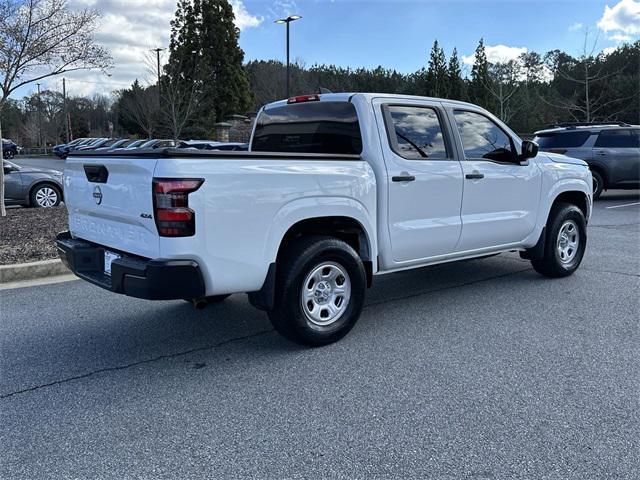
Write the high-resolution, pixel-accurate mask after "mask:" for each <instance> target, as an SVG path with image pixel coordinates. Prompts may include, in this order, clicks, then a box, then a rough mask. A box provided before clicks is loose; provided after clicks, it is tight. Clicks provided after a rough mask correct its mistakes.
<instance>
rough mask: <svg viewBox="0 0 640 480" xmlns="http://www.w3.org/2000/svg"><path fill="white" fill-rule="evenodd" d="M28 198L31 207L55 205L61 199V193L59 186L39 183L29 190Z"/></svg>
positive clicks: (58, 203)
mask: <svg viewBox="0 0 640 480" xmlns="http://www.w3.org/2000/svg"><path fill="white" fill-rule="evenodd" d="M30 200H31V206H32V207H37V208H49V207H57V206H58V205H60V201H61V200H62V193H61V192H60V188H58V187H57V186H56V185H53V184H52V183H41V184H39V185H36V186H35V187H34V188H33V189H32V190H31V195H30Z"/></svg>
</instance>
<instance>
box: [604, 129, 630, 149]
mask: <svg viewBox="0 0 640 480" xmlns="http://www.w3.org/2000/svg"><path fill="white" fill-rule="evenodd" d="M595 146H596V147H599V148H638V147H640V137H638V136H637V135H635V134H634V132H633V131H632V130H602V131H601V132H600V135H598V139H597V140H596V144H595Z"/></svg>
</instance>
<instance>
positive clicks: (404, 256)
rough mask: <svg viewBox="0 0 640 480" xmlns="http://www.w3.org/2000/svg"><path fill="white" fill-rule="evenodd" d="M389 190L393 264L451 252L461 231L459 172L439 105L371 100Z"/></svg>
mask: <svg viewBox="0 0 640 480" xmlns="http://www.w3.org/2000/svg"><path fill="white" fill-rule="evenodd" d="M374 111H375V112H376V116H377V119H378V125H379V126H380V131H381V142H382V150H383V156H384V161H385V166H386V175H387V182H386V183H387V189H388V212H387V219H388V221H387V224H388V228H389V237H390V245H391V251H392V257H393V262H394V264H399V265H398V266H401V264H403V263H411V262H415V261H419V260H421V259H426V258H429V257H436V256H439V255H446V254H448V253H451V252H453V251H454V248H455V246H456V244H457V242H458V239H459V237H460V232H461V225H462V223H461V219H460V206H461V202H462V185H463V179H462V167H461V165H460V162H459V161H458V160H457V158H456V154H455V151H454V149H453V145H452V143H451V141H450V138H451V136H450V134H449V127H448V125H447V122H446V117H445V115H444V111H443V109H442V106H441V104H440V103H439V102H429V101H422V100H402V101H395V100H394V101H391V100H388V99H377V100H374Z"/></svg>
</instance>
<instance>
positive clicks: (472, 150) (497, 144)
mask: <svg viewBox="0 0 640 480" xmlns="http://www.w3.org/2000/svg"><path fill="white" fill-rule="evenodd" d="M453 113H454V117H455V119H456V125H457V126H458V131H459V132H460V139H461V140H462V147H463V148H464V155H465V157H466V158H467V159H486V160H493V161H496V162H511V163H512V162H514V161H515V159H516V155H515V152H514V150H513V146H512V143H511V138H510V137H509V135H507V134H506V133H505V132H504V131H503V130H502V129H501V128H500V127H498V125H496V124H495V123H494V122H493V121H492V120H490V119H489V118H487V117H485V116H484V115H481V114H479V113H475V112H468V111H464V110H455V111H454V112H453Z"/></svg>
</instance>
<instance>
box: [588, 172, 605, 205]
mask: <svg viewBox="0 0 640 480" xmlns="http://www.w3.org/2000/svg"><path fill="white" fill-rule="evenodd" d="M591 176H592V177H593V199H594V200H595V199H596V198H599V197H600V195H602V190H604V179H603V178H602V175H600V174H599V173H598V172H596V171H593V170H592V171H591Z"/></svg>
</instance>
